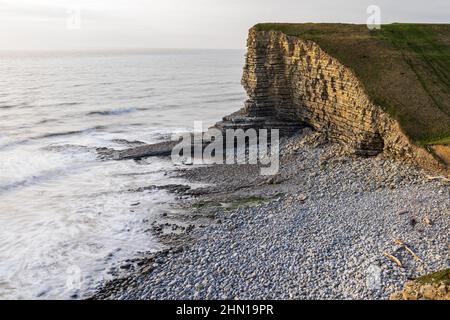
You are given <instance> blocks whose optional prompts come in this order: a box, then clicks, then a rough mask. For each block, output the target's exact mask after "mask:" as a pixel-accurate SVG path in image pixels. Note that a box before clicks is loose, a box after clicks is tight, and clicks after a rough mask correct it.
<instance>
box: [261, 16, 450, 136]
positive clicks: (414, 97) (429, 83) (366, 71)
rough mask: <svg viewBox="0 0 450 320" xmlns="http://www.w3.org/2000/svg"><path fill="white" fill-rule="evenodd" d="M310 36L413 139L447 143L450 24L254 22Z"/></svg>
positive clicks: (449, 130) (266, 28) (449, 133)
mask: <svg viewBox="0 0 450 320" xmlns="http://www.w3.org/2000/svg"><path fill="white" fill-rule="evenodd" d="M255 28H256V30H258V31H269V30H276V31H281V32H283V33H285V34H287V35H290V36H297V37H299V38H302V39H304V40H312V41H314V42H316V43H317V44H318V45H319V46H321V47H322V48H323V49H324V50H325V51H326V52H327V53H329V54H330V55H332V56H334V57H335V58H337V59H338V60H339V61H341V62H342V63H343V64H344V65H346V66H347V67H349V68H350V69H352V70H353V71H354V72H355V74H356V75H357V76H358V78H359V79H360V81H361V82H362V83H363V85H364V86H365V88H366V91H367V93H368V94H369V95H370V96H371V98H372V99H373V101H374V102H375V103H377V104H379V105H380V106H381V107H383V108H384V109H385V110H386V111H387V112H389V113H390V114H391V115H392V116H394V117H395V118H396V119H397V120H398V121H399V122H400V125H401V126H402V128H403V130H404V131H405V133H407V134H408V135H409V136H410V137H411V138H412V139H413V140H414V141H415V142H416V143H418V144H421V145H427V144H450V24H399V23H395V24H389V25H382V26H381V29H380V30H373V31H371V30H369V29H368V28H367V27H366V25H354V24H314V23H306V24H286V23H282V24H277V23H264V24H258V25H256V26H255Z"/></svg>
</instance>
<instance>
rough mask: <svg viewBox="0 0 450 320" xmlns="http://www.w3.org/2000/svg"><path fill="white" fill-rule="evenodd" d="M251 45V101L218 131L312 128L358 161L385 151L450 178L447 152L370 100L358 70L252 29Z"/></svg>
mask: <svg viewBox="0 0 450 320" xmlns="http://www.w3.org/2000/svg"><path fill="white" fill-rule="evenodd" d="M247 47H248V52H247V56H246V64H245V67H244V73H243V77H242V84H243V86H244V88H245V89H246V91H247V95H248V97H249V99H248V101H246V103H245V106H244V107H243V108H242V110H241V111H239V112H238V113H236V114H233V115H231V116H229V117H225V118H224V120H223V121H222V122H220V123H219V124H218V127H219V128H220V129H226V128H239V127H242V128H250V127H252V126H254V127H255V128H279V129H280V131H281V132H282V133H286V134H289V133H292V132H295V130H296V128H297V127H296V124H297V125H298V127H305V126H309V127H312V128H314V129H315V130H316V131H318V132H320V133H322V134H323V136H324V137H325V138H326V139H327V140H328V141H330V142H339V143H341V144H343V145H345V146H346V147H347V148H348V149H349V150H350V151H351V152H353V153H355V154H357V155H362V156H375V155H377V154H380V153H383V154H384V155H385V156H388V157H393V158H397V159H401V160H402V161H405V162H409V163H415V164H418V165H420V166H422V167H424V168H427V169H429V170H434V171H440V172H442V173H448V163H449V162H450V157H449V154H448V151H447V147H446V146H443V145H433V146H429V147H423V146H420V145H418V144H417V143H416V142H414V141H413V140H412V139H411V138H410V137H409V136H408V135H407V134H406V133H405V132H404V130H403V129H402V127H401V125H400V123H399V122H398V121H397V120H396V119H395V118H394V117H392V115H390V114H389V113H388V112H386V111H385V108H383V107H382V106H381V105H378V104H376V103H374V102H373V99H372V97H371V96H369V94H368V93H367V92H366V88H365V86H364V85H363V84H362V82H361V81H360V79H359V78H358V77H357V76H356V74H355V72H354V71H353V70H352V69H350V68H349V67H347V66H345V65H344V64H343V63H341V62H340V61H339V60H338V59H336V58H335V57H333V56H331V55H330V54H328V53H327V52H326V51H325V50H323V49H322V48H321V47H320V46H319V45H318V44H317V43H315V42H314V41H311V40H307V39H302V38H301V37H297V36H289V35H287V34H285V33H283V32H281V31H276V30H275V31H274V30H270V31H260V30H259V29H258V28H257V27H255V28H252V29H251V30H250V32H249V37H248V42H247ZM404 99H405V101H407V100H408V99H409V98H408V96H405V97H404ZM443 150H444V151H443Z"/></svg>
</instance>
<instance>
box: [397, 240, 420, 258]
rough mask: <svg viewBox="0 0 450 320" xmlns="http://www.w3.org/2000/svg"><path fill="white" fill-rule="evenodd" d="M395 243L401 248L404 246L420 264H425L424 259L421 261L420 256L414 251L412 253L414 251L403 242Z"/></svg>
mask: <svg viewBox="0 0 450 320" xmlns="http://www.w3.org/2000/svg"><path fill="white" fill-rule="evenodd" d="M394 242H395V243H396V244H398V245H399V246H402V247H403V248H405V250H406V251H408V252H409V253H410V254H411V255H412V256H413V257H414V259H416V260H417V261H419V262H423V261H422V259H420V258H419V256H418V255H417V254H416V253H415V252H414V251H412V249H411V248H409V247H408V246H407V245H406V244H405V243H404V242H403V241H402V240H400V239H395V240H394Z"/></svg>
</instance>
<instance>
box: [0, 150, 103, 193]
mask: <svg viewBox="0 0 450 320" xmlns="http://www.w3.org/2000/svg"><path fill="white" fill-rule="evenodd" d="M0 158H1V159H2V161H0V191H5V190H10V189H13V188H16V187H20V186H27V185H30V184H33V183H35V182H38V181H42V180H45V179H50V178H57V177H58V176H62V175H64V172H65V171H66V170H68V169H70V168H71V167H73V166H75V165H76V163H79V162H82V161H89V160H95V156H94V155H93V154H91V153H87V152H79V150H76V151H74V152H70V153H61V152H50V151H45V150H42V149H37V150H36V149H32V148H21V149H14V150H8V151H0Z"/></svg>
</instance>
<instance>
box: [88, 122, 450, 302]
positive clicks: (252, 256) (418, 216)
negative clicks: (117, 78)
mask: <svg viewBox="0 0 450 320" xmlns="http://www.w3.org/2000/svg"><path fill="white" fill-rule="evenodd" d="M280 168H281V170H280V173H279V174H278V175H277V176H272V177H265V176H261V175H259V167H258V166H257V165H212V166H201V167H192V168H190V169H188V170H181V171H179V173H178V174H179V175H180V176H182V177H184V178H186V179H187V180H188V181H190V182H191V183H194V184H197V185H200V187H197V188H191V187H189V186H171V187H168V191H170V192H175V193H177V194H178V195H179V200H180V203H181V205H182V206H184V208H185V210H184V211H185V214H183V215H182V216H181V215H178V216H173V217H168V216H167V214H166V216H162V217H161V221H159V222H157V223H155V225H154V230H153V233H155V234H156V235H158V237H159V238H160V240H161V241H162V242H163V243H165V244H166V245H167V247H168V249H167V250H164V251H162V252H159V253H154V254H150V255H149V256H148V257H147V258H146V259H143V260H139V261H135V262H133V267H132V268H129V271H128V272H127V274H126V275H125V276H121V277H118V278H116V279H114V280H112V281H110V282H107V283H105V284H104V285H103V286H102V287H101V288H99V289H98V291H97V292H96V293H95V294H94V295H93V296H92V297H91V299H387V298H389V296H390V295H391V294H392V293H394V292H396V291H399V290H400V289H401V288H402V287H403V284H404V283H405V282H406V281H408V280H411V279H415V278H417V277H419V276H422V275H425V274H427V273H430V272H433V271H436V270H440V269H443V268H446V267H448V249H449V230H450V228H449V227H450V220H449V215H450V186H449V183H448V180H446V179H441V178H439V177H430V176H429V174H428V173H427V172H426V171H424V170H423V169H419V168H417V167H414V166H412V165H409V164H405V163H401V162H398V160H392V159H387V158H384V157H383V156H382V155H378V156H377V157H369V158H363V157H356V156H354V155H351V154H349V153H348V152H347V151H346V149H345V148H344V147H342V146H341V145H339V144H333V143H327V142H326V141H325V139H324V138H323V137H322V136H321V135H320V134H318V133H316V132H313V131H311V130H308V129H306V130H304V131H303V133H301V134H297V135H295V136H293V137H290V138H283V140H282V144H281V159H280ZM399 243H402V244H403V245H400V244H399ZM406 247H407V248H408V249H409V250H406V249H405V248H406ZM411 252H413V253H414V254H411ZM393 258H395V259H393ZM398 262H400V265H399V264H398ZM127 270H128V269H127Z"/></svg>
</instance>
